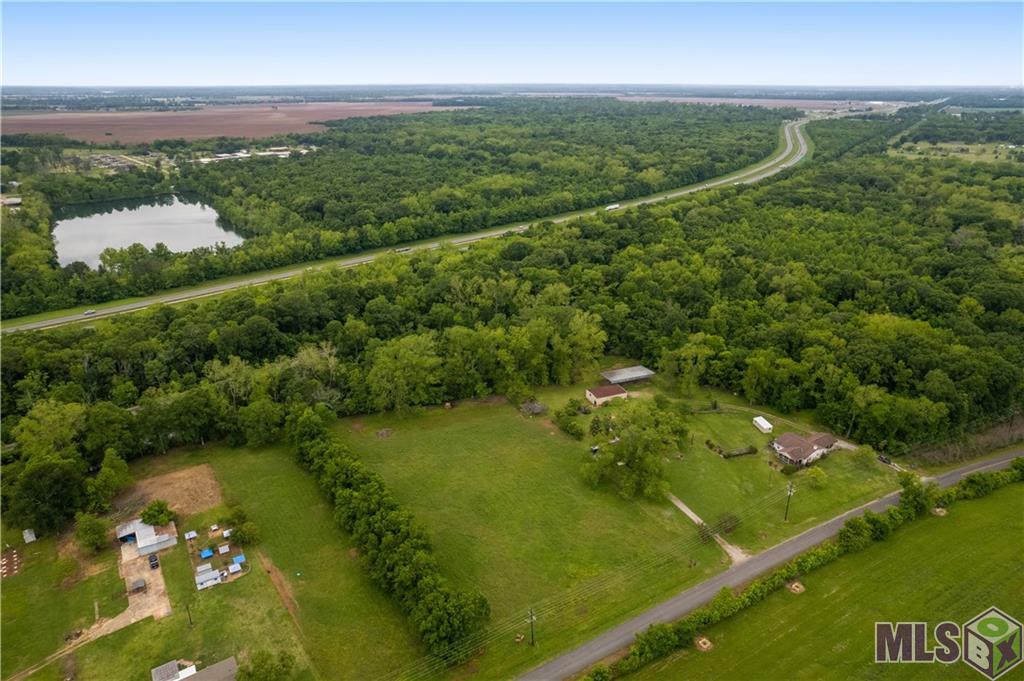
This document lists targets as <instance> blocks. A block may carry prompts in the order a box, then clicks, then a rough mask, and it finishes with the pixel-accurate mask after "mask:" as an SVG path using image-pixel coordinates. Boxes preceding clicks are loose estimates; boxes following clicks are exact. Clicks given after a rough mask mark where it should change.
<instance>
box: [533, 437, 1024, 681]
mask: <svg viewBox="0 0 1024 681" xmlns="http://www.w3.org/2000/svg"><path fill="white" fill-rule="evenodd" d="M1019 456H1024V450H1019V451H1013V452H1008V453H1006V454H1003V455H1001V456H998V457H995V458H992V459H988V460H986V461H978V462H975V463H972V464H968V465H966V466H963V467H961V468H957V469H955V470H952V471H949V472H948V473H943V474H941V475H938V476H935V477H934V478H928V480H929V481H933V482H936V483H938V485H939V486H940V487H949V486H950V485H954V484H956V483H957V482H959V480H960V479H961V478H962V477H964V476H965V475H967V474H969V473H975V472H978V471H983V470H996V469H1001V468H1007V467H1008V466H1009V465H1010V462H1011V461H1013V459H1015V458H1017V457H1019ZM899 497H900V495H899V492H893V493H891V494H888V495H886V496H884V497H882V498H880V499H876V500H874V501H872V502H869V503H867V504H865V505H863V506H861V507H859V508H855V509H853V510H850V511H847V512H845V513H842V514H840V515H838V516H836V517H835V518H832V519H831V520H828V521H826V522H823V523H821V524H820V525H817V526H815V527H812V528H811V529H809V530H807V531H806V532H803V533H802V534H798V535H797V536H795V537H793V538H792V539H787V540H786V541H784V542H782V543H781V544H776V545H775V546H773V547H772V548H770V549H768V550H766V551H763V552H762V553H759V554H757V555H754V556H752V557H750V558H748V559H747V560H746V561H744V562H742V563H738V564H736V565H734V566H733V567H731V568H729V569H728V570H726V571H725V572H722V573H720V574H718V575H715V576H714V577H712V578H711V579H708V580H707V581H704V582H701V583H700V584H698V585H697V586H694V587H692V588H689V589H687V590H686V591H683V592H682V593H679V594H677V595H675V596H673V597H672V598H670V599H668V600H667V601H663V602H662V603H659V604H658V605H656V606H654V607H652V608H650V609H649V610H645V611H644V612H643V613H641V614H639V615H637V616H636V617H634V618H632V619H630V620H627V621H626V622H623V623H622V624H620V625H618V626H617V627H614V628H612V629H609V630H608V631H606V632H604V633H603V634H601V635H599V636H597V637H596V638H593V639H591V640H590V641H588V642H587V643H584V644H583V645H581V646H579V647H578V648H576V649H574V650H571V651H569V652H567V653H565V654H564V655H560V656H559V657H556V658H554V659H553V660H550V661H549V662H546V663H544V664H543V665H541V666H540V667H536V668H535V669H533V670H531V671H529V672H527V673H526V674H524V675H523V676H521V677H520V679H522V681H556V680H559V679H565V678H568V677H570V676H573V675H574V674H579V673H580V672H583V671H585V670H587V669H589V668H590V667H592V666H593V665H595V664H597V663H598V662H600V661H601V660H603V659H605V658H606V657H608V656H609V655H613V654H615V653H617V652H618V651H620V650H623V649H625V648H626V647H628V646H629V645H630V644H631V643H633V638H634V637H635V636H636V634H638V633H640V632H643V631H646V630H647V628H648V627H649V626H651V625H652V624H658V623H660V622H673V621H675V620H678V619H681V618H682V617H684V616H685V615H686V614H687V613H688V612H690V611H692V610H694V609H696V608H699V607H700V606H702V605H704V604H705V603H707V602H709V601H710V600H711V599H712V598H714V597H715V594H717V593H718V592H719V591H720V590H721V589H722V587H729V588H735V587H737V586H740V585H742V584H746V583H747V582H750V581H751V580H753V579H755V578H756V577H758V576H759V575H761V574H763V573H765V572H768V571H769V570H772V569H774V568H776V567H778V566H780V565H782V564H783V563H785V562H787V561H788V560H790V559H792V558H793V557H795V556H797V555H798V554H800V553H803V552H804V551H806V550H808V549H810V548H812V547H814V546H817V545H818V544H820V543H821V542H823V541H825V540H826V539H829V538H830V537H832V536H834V535H835V534H837V533H838V532H839V529H840V528H841V527H842V526H843V523H845V522H846V521H847V519H849V518H852V517H854V516H858V515H861V514H863V513H864V511H865V510H868V509H870V510H872V511H875V512H879V511H883V510H885V509H886V508H888V507H889V506H894V505H895V504H896V503H898V501H899Z"/></svg>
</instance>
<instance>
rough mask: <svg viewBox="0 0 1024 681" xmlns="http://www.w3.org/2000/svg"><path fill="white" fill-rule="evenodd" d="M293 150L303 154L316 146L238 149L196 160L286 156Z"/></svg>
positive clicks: (202, 161)
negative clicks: (252, 149) (260, 149)
mask: <svg viewBox="0 0 1024 681" xmlns="http://www.w3.org/2000/svg"><path fill="white" fill-rule="evenodd" d="M293 151H294V152H296V153H299V154H303V155H305V154H308V153H309V152H310V151H316V147H311V148H306V147H297V148H294V149H293V148H292V147H270V148H269V149H265V150H263V151H249V150H248V149H239V150H238V151H233V152H230V153H225V154H214V155H213V156H204V157H202V158H199V159H196V162H197V163H202V164H203V165H206V164H207V163H216V162H218V161H235V160H238V159H243V158H252V157H254V156H255V157H264V158H265V157H271V158H288V157H289V156H291V154H292V152H293Z"/></svg>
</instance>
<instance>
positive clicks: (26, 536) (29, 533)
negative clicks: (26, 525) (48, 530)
mask: <svg viewBox="0 0 1024 681" xmlns="http://www.w3.org/2000/svg"><path fill="white" fill-rule="evenodd" d="M21 538H22V539H23V540H24V541H25V543H26V544H31V543H32V542H34V541H35V540H36V531H35V530H22V531H21Z"/></svg>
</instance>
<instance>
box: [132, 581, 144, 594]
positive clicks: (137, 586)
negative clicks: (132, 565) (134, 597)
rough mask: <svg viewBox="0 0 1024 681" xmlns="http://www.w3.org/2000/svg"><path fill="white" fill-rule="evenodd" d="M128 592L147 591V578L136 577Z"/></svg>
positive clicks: (139, 592) (138, 592)
mask: <svg viewBox="0 0 1024 681" xmlns="http://www.w3.org/2000/svg"><path fill="white" fill-rule="evenodd" d="M128 592H129V593H133V594H141V593H146V580H144V579H136V580H133V581H132V583H131V584H130V585H129V587H128Z"/></svg>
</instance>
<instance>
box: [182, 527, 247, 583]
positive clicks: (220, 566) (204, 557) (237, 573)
mask: <svg viewBox="0 0 1024 681" xmlns="http://www.w3.org/2000/svg"><path fill="white" fill-rule="evenodd" d="M231 532H232V530H231V528H227V529H223V530H222V529H221V528H220V527H219V526H218V525H211V526H210V529H209V531H208V533H207V538H206V541H200V539H199V533H198V532H196V531H195V530H189V531H188V532H186V533H185V540H186V541H187V542H188V547H189V558H190V559H191V561H192V565H193V566H194V568H195V582H196V589H198V590H199V591H202V590H203V589H209V588H210V587H214V586H217V585H218V584H225V583H227V582H230V581H232V580H234V579H236V578H238V577H241V576H242V575H244V574H245V573H246V572H248V563H247V562H246V558H245V553H243V552H242V549H241V548H240V547H238V546H234V545H232V544H231V542H230V541H228V540H229V539H230V537H231Z"/></svg>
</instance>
